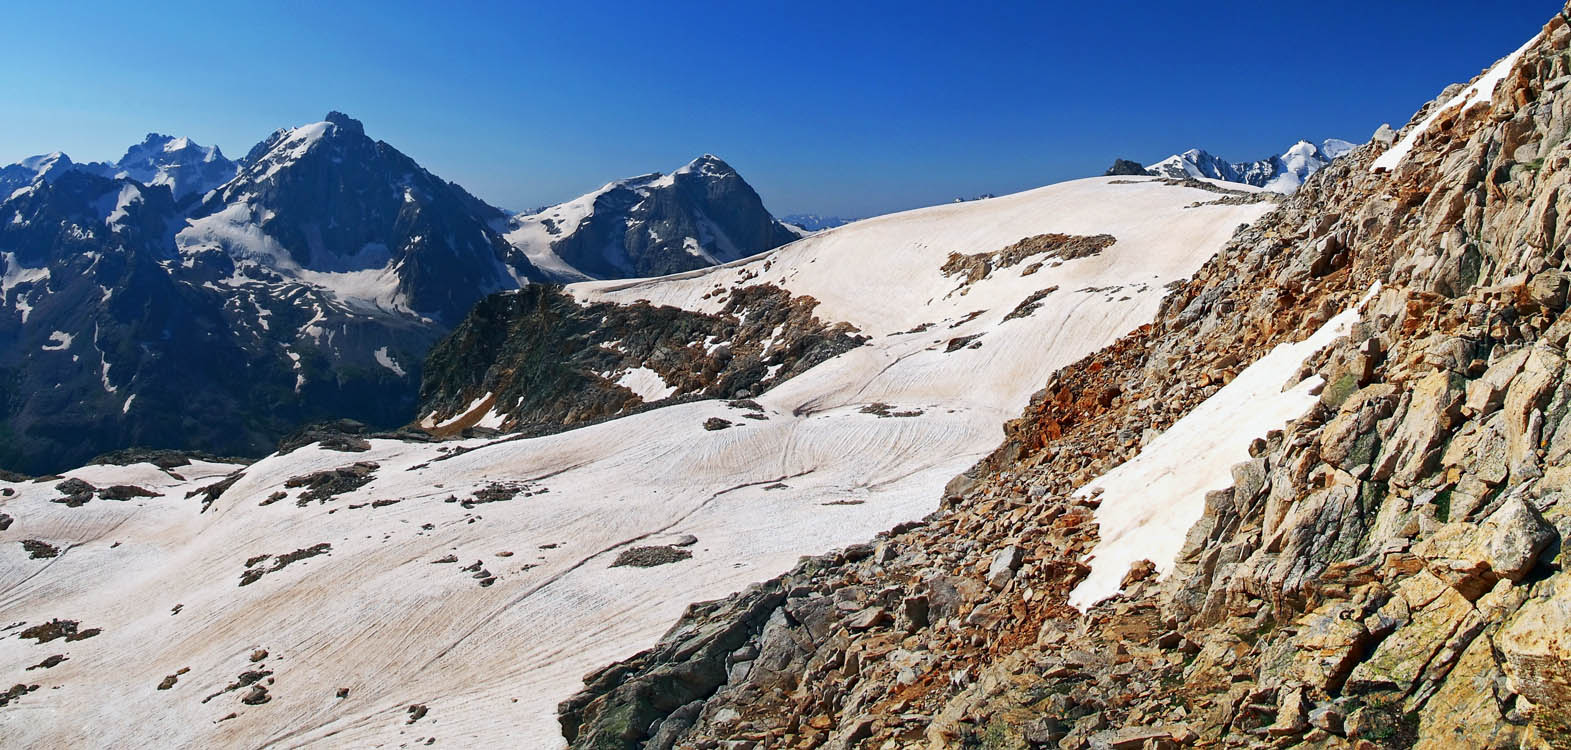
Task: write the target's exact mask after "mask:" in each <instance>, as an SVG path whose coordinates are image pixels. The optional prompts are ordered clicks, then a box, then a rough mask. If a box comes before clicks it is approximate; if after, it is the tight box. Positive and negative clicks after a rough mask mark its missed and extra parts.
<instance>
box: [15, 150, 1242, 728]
mask: <svg viewBox="0 0 1571 750" xmlns="http://www.w3.org/2000/svg"><path fill="white" fill-rule="evenodd" d="M1216 198H1217V196H1216V194H1214V193H1211V192H1207V191H1203V190H1199V189H1195V188H1188V187H1176V186H1171V185H1167V184H1163V183H1162V182H1161V181H1158V180H1142V179H1139V178H1136V179H1134V180H1129V179H1125V178H1120V179H1105V178H1096V179H1089V180H1080V181H1076V182H1069V183H1064V184H1059V185H1054V186H1050V187H1046V188H1041V189H1038V190H1033V191H1028V192H1025V193H1020V194H1017V195H1010V196H1004V197H1000V198H995V199H992V200H987V201H978V202H971V203H962V204H954V205H945V206H938V207H933V208H928V209H922V210H918V211H911V212H907V213H902V214H895V215H890V216H884V217H879V218H876V219H869V220H865V221H860V222H857V223H855V224H852V225H848V226H846V227H842V228H839V229H835V230H831V231H827V232H823V233H820V234H816V235H813V236H812V237H809V238H806V239H803V240H801V241H798V242H794V243H792V244H790V245H787V246H785V247H783V248H780V249H778V250H776V251H773V252H771V253H767V254H765V255H762V256H759V257H755V258H752V259H749V260H745V261H741V262H737V263H733V264H730V265H727V266H724V267H720V268H712V269H704V270H699V271H693V272H689V273H685V274H680V275H677V276H672V277H666V278H662V279H653V280H643V281H636V282H591V283H585V284H580V285H575V286H572V287H569V292H570V293H571V294H573V295H575V296H576V297H578V298H579V299H582V300H585V301H589V300H599V301H610V302H625V303H628V304H632V303H635V302H636V301H638V300H649V301H650V302H653V303H655V304H668V305H675V306H678V307H681V308H684V309H687V310H693V311H712V310H715V309H718V306H719V305H721V304H722V302H721V301H720V298H722V297H724V296H726V295H728V294H731V293H734V292H735V291H736V290H738V289H741V288H742V287H744V286H747V285H753V284H758V283H766V282H767V283H770V284H774V285H777V286H779V287H780V288H782V289H785V290H787V291H789V293H790V294H792V295H795V296H812V297H814V298H816V299H817V300H818V301H819V303H820V306H819V307H818V309H817V314H818V315H819V316H820V317H823V318H825V319H827V320H832V321H843V322H847V323H850V324H852V325H855V326H856V327H858V328H859V329H860V330H861V331H862V332H863V333H864V334H867V335H869V336H871V340H870V341H868V342H867V343H866V344H865V345H863V346H860V347H858V348H856V349H853V350H851V351H849V352H847V353H845V354H843V355H841V356H839V357H835V358H833V359H830V360H828V361H825V362H823V363H821V364H819V365H818V366H816V367H814V368H813V369H811V370H808V371H806V372H805V373H803V374H801V375H799V376H797V377H795V378H793V379H791V380H788V381H786V382H785V383H783V384H781V385H779V386H777V387H775V388H774V389H772V390H770V391H768V392H766V393H764V394H762V395H760V396H758V397H757V398H756V401H757V403H758V406H759V408H758V409H757V410H756V411H754V410H752V409H751V408H748V407H745V406H742V405H738V406H731V405H728V404H727V403H726V402H724V401H718V400H709V401H697V402H691V403H682V404H676V405H669V406H665V407H661V408H655V409H651V410H649V411H644V412H642V413H638V414H634V415H632V416H627V417H623V418H620V419H616V420H612V421H608V422H603V423H600V424H596V425H593V426H589V427H584V428H580V429H577V430H572V431H568V432H563V433H560V434H556V435H550V436H546V437H536V438H531V439H513V440H502V441H498V442H489V443H488V442H486V441H484V440H477V439H471V440H466V441H461V442H449V443H443V444H422V443H405V442H398V441H392V440H371V441H369V445H368V450H365V451H363V452H356V453H346V452H337V451H331V450H326V449H324V448H323V447H321V446H318V445H313V446H308V447H305V448H301V449H298V450H296V451H294V452H292V453H289V454H286V455H276V456H272V457H269V458H267V459H264V460H262V461H261V462H259V463H257V464H254V465H252V466H250V467H248V468H246V469H244V470H243V472H241V473H240V474H238V475H236V476H237V478H236V479H235V481H234V483H233V485H232V486H229V487H228V488H227V489H226V490H223V491H222V492H221V493H219V492H214V493H212V494H213V495H214V496H216V499H215V500H213V501H212V504H211V507H210V508H208V509H207V510H206V512H200V511H201V509H202V499H201V497H194V498H187V497H186V494H187V493H188V492H190V491H191V490H193V489H195V488H197V487H199V486H203V485H207V484H210V483H211V482H212V480H213V476H212V475H213V473H214V472H217V471H222V467H208V466H197V467H195V468H194V469H185V468H180V467H177V468H175V469H174V471H175V472H177V473H182V472H183V473H184V476H185V478H184V479H177V478H175V477H173V476H170V475H168V474H165V473H163V472H161V471H160V470H158V469H156V468H154V467H152V466H150V465H148V464H136V465H133V466H130V467H103V466H93V467H87V468H85V469H82V470H79V471H76V472H71V473H70V476H72V477H79V478H81V479H84V480H86V481H88V482H90V483H92V484H94V485H96V486H99V487H107V486H110V485H117V484H135V485H139V486H142V487H145V488H148V489H149V490H151V491H153V492H156V493H157V494H158V496H157V497H148V498H133V499H131V500H129V501H114V500H105V499H93V500H91V501H90V502H88V503H87V504H85V505H81V506H80V507H68V505H67V504H63V503H61V502H56V501H57V500H59V499H61V496H62V491H61V490H57V489H55V486H54V485H55V482H54V481H47V482H36V483H21V484H17V483H6V482H0V512H4V513H5V514H7V515H8V516H9V517H11V519H13V520H12V521H11V522H10V525H9V528H8V529H7V530H5V531H0V622H3V623H6V624H11V623H17V624H16V625H12V626H11V627H9V628H7V629H6V630H5V631H4V637H0V679H3V680H9V681H10V683H16V682H23V683H26V684H37V685H39V689H38V690H36V691H32V692H27V693H25V694H24V695H22V696H20V697H19V698H17V699H16V703H15V704H14V705H13V706H11V707H10V708H8V709H7V710H5V711H3V712H0V735H3V736H6V737H7V738H9V739H10V741H12V742H14V743H16V744H17V745H18V746H70V745H97V746H135V745H141V746H146V745H158V746H162V747H207V746H232V745H237V744H245V745H247V746H258V747H261V746H269V747H282V746H288V747H306V746H311V747H372V746H389V747H391V746H396V745H403V744H408V745H410V746H414V745H417V744H420V743H425V742H427V741H428V740H429V739H430V738H434V743H435V745H436V746H448V747H474V746H484V745H491V744H506V745H509V746H517V747H530V748H548V747H553V746H559V745H560V744H561V739H560V737H559V735H558V730H557V725H556V722H555V717H554V708H555V706H556V703H557V702H558V701H560V700H562V699H563V698H566V697H567V696H568V695H569V694H571V693H572V692H573V691H574V690H576V689H577V687H578V685H579V680H580V678H581V677H582V675H583V674H584V673H585V672H586V671H588V670H589V669H591V668H593V667H596V666H598V665H600V664H604V663H607V662H610V661H613V660H615V659H618V658H623V657H626V656H628V655H630V654H632V653H634V652H636V651H638V650H639V649H641V648H643V647H646V646H647V645H649V644H651V643H652V642H653V641H654V640H655V639H656V638H657V637H658V636H659V635H660V634H661V632H662V631H663V630H664V629H665V628H666V627H668V626H669V625H670V624H671V623H672V622H673V621H674V620H675V618H676V617H677V615H678V614H679V613H680V612H681V611H682V610H683V608H684V607H685V606H686V604H687V602H689V601H693V600H701V599H705V598H712V597H716V596H719V595H722V594H725V593H727V592H730V591H734V590H737V589H739V588H741V587H743V586H744V585H746V584H747V583H748V582H750V581H757V580H761V579H764V578H767V577H769V576H771V575H774V574H777V573H779V572H781V571H783V570H785V569H786V568H788V567H789V566H790V565H792V564H793V563H794V562H795V561H796V560H797V558H798V557H799V556H801V555H804V554H812V553H818V552H823V551H826V550H828V549H831V548H834V547H837V546H842V545H846V544H849V543H853V542H858V541H862V540H864V539H866V538H868V537H869V536H871V535H872V534H873V533H875V532H877V531H879V530H882V529H885V528H888V527H889V526H891V525H892V524H894V523H897V522H900V521H905V520H911V519H916V518H919V517H921V516H923V515H924V514H926V513H928V512H930V511H932V510H933V509H934V508H935V507H936V506H937V503H938V500H939V498H940V495H941V491H942V488H943V486H944V485H945V483H946V482H948V481H949V480H950V479H951V478H952V477H953V476H955V475H956V474H957V473H959V472H960V471H962V470H964V469H966V468H967V467H968V466H969V465H971V464H972V463H974V462H975V461H976V460H977V459H979V458H980V457H982V456H983V455H984V454H986V453H987V452H988V451H990V450H992V449H993V448H994V447H996V446H997V444H998V442H999V440H1000V438H1001V437H1002V434H1003V431H1002V425H1003V423H1004V421H1005V420H1007V419H1010V418H1013V417H1014V416H1016V415H1017V414H1018V413H1019V412H1020V409H1021V408H1022V407H1023V406H1024V405H1025V404H1026V402H1027V400H1028V398H1029V396H1030V394H1031V392H1032V391H1034V390H1035V389H1037V388H1039V387H1040V386H1041V384H1042V383H1043V382H1044V381H1045V379H1046V377H1047V376H1048V374H1049V373H1051V372H1052V371H1053V370H1055V369H1057V368H1059V367H1061V366H1063V365H1066V364H1068V363H1070V362H1073V361H1074V360H1076V359H1077V358H1079V357H1080V356H1082V355H1084V354H1086V353H1087V352H1090V351H1093V350H1096V349H1098V348H1100V347H1102V346H1104V345H1106V344H1107V343H1109V342H1111V341H1113V340H1114V339H1115V338H1116V337H1118V336H1120V335H1121V334H1123V333H1126V332H1128V331H1130V330H1131V329H1133V328H1134V327H1136V326H1139V325H1141V324H1142V323H1145V322H1147V321H1148V320H1150V319H1151V318H1152V316H1153V315H1154V313H1155V311H1156V309H1157V307H1158V304H1159V302H1160V300H1161V298H1162V296H1163V293H1164V285H1166V284H1168V283H1169V282H1172V281H1174V280H1176V279H1179V278H1183V277H1186V276H1188V275H1189V274H1190V273H1192V272H1193V271H1194V270H1195V269H1196V268H1198V267H1199V266H1200V265H1201V264H1202V263H1203V262H1204V261H1205V260H1206V259H1207V258H1208V257H1209V256H1210V255H1211V254H1213V253H1214V252H1215V251H1216V250H1217V249H1218V248H1220V247H1221V245H1222V244H1223V243H1224V241H1225V240H1226V239H1227V238H1228V237H1229V236H1230V235H1231V233H1232V231H1233V229H1234V228H1235V227H1236V226H1237V225H1238V224H1239V223H1241V222H1249V221H1252V220H1254V219H1255V218H1257V217H1259V216H1260V215H1262V214H1263V213H1264V212H1265V211H1266V210H1267V209H1268V208H1269V207H1270V206H1271V205H1272V204H1270V203H1265V202H1262V203H1252V204H1238V203H1236V202H1234V203H1232V204H1226V203H1218V202H1214V201H1215V200H1216ZM1196 203H1199V204H1201V205H1198V206H1195V205H1193V204H1196ZM1052 233H1061V234H1062V235H1073V236H1076V237H1085V238H1100V236H1101V235H1104V234H1105V235H1111V237H1112V239H1113V241H1112V242H1111V244H1107V242H1106V241H1105V240H1100V241H1098V242H1095V243H1091V244H1090V245H1082V247H1086V246H1091V247H1094V248H1095V249H1094V250H1093V251H1090V252H1083V253H1078V254H1075V255H1074V256H1073V257H1070V256H1068V255H1066V256H1063V257H1056V258H1055V257H1053V256H1052V255H1051V254H1042V253H1036V254H1032V253H1030V252H1027V253H1026V255H1025V257H1023V258H1013V259H1011V258H1008V257H1006V255H1007V254H1003V253H1000V252H999V251H1002V250H1005V249H1006V248H1009V247H1019V245H1017V243H1020V241H1021V240H1023V239H1027V238H1040V237H1042V236H1044V235H1049V236H1051V234H1052ZM966 255H985V256H987V257H988V258H990V259H991V262H990V263H988V264H985V265H983V264H979V263H978V262H976V259H975V258H972V259H970V261H967V259H966V258H965V257H963V256H966ZM957 258H959V260H958V261H957V260H956V259H957ZM1015 261H1018V262H1015ZM946 267H948V271H947V272H946V270H945V269H946ZM984 268H985V270H978V269H984ZM717 289H719V290H720V291H719V292H718V293H717V292H716V291H715V290H717ZM645 385H652V383H646V384H645ZM878 404H884V405H887V406H886V408H882V409H880V408H877V405H878ZM476 408H481V405H479V404H477V405H476ZM750 411H751V412H754V413H756V414H758V415H759V416H761V417H763V418H762V419H759V418H751V419H749V418H739V417H741V416H742V415H744V414H745V413H748V412H750ZM714 420H725V421H727V422H731V423H733V424H732V426H729V427H726V428H724V429H714V428H713V425H714V424H715V422H714ZM356 462H370V463H374V464H375V468H374V469H372V468H369V467H367V466H365V465H362V466H361V468H359V469H352V470H348V471H346V472H345V473H344V474H343V475H341V478H342V477H344V476H354V475H356V473H357V472H358V473H359V474H364V475H367V476H369V477H370V480H369V481H368V482H367V483H365V484H364V485H363V486H359V487H358V488H354V489H350V490H349V491H347V492H344V493H343V494H340V495H337V496H336V497H332V498H329V499H327V500H325V501H324V502H316V501H313V500H309V499H305V498H302V494H304V493H306V492H308V491H311V487H312V486H313V482H311V481H306V480H300V481H295V482H291V481H290V480H291V478H294V477H306V476H307V475H310V474H311V473H313V472H319V471H324V470H331V469H335V468H340V467H350V466H351V465H353V464H355V463H356ZM334 481H339V480H334ZM497 483H500V484H503V485H505V486H508V487H512V488H516V489H517V490H519V492H518V494H516V495H514V496H512V497H511V499H506V500H505V501H504V500H500V499H498V498H499V497H501V496H505V495H506V494H507V493H506V492H501V493H496V492H483V490H486V489H487V488H491V487H492V486H493V485H494V484H497ZM353 484H354V482H353V481H347V482H345V483H344V486H352V485H353ZM291 485H295V486H291ZM11 493H15V494H11ZM483 500H492V502H482V501H483ZM684 535H691V536H692V537H696V539H697V541H696V542H695V543H692V544H691V545H690V546H686V547H679V548H675V549H681V550H686V551H688V552H690V553H691V555H692V557H691V558H689V559H684V560H680V561H678V562H674V563H671V564H666V565H660V566H657V567H648V568H642V567H611V563H612V561H613V560H614V559H615V558H616V557H617V556H618V555H619V554H620V553H622V552H624V551H626V550H627V549H628V548H630V547H633V546H639V545H661V544H676V543H680V542H685V541H686V540H684V539H682V538H681V537H683V536H684ZM23 540H38V541H40V542H43V543H46V544H49V545H52V546H53V547H55V548H57V549H58V550H60V552H59V554H58V556H54V557H44V558H38V559H33V558H30V557H29V555H28V552H27V548H26V547H24V545H23V544H20V543H19V542H21V541H23ZM320 545H326V546H325V547H324V546H320ZM32 548H33V549H35V550H36V549H38V547H37V546H36V545H33V546H32ZM291 553H294V554H291ZM673 554H674V555H675V556H677V557H680V553H673ZM264 555H265V556H267V557H261V556H264ZM449 558H451V559H453V560H455V562H443V561H444V560H446V559H449ZM253 578H254V580H251V579H253ZM242 582H245V585H241V584H242ZM52 618H62V619H68V620H75V621H78V622H79V623H80V625H79V628H80V629H81V630H86V629H90V628H98V629H101V632H98V633H97V634H96V635H93V636H92V637H88V638H81V639H77V640H70V641H66V640H64V639H56V640H51V641H49V642H47V643H42V644H39V643H35V641H36V640H37V639H36V638H35V639H31V640H26V639H23V638H21V637H18V633H19V632H22V631H26V630H28V629H30V628H33V627H34V626H37V625H39V624H41V623H48V622H49V621H50V620H51V619H52ZM34 633H35V635H37V634H38V631H34ZM55 654H60V655H63V656H64V657H65V658H66V660H65V661H63V662H59V663H57V664H56V665H55V666H52V667H48V668H40V669H35V670H33V671H28V670H27V667H29V666H34V665H38V664H41V663H43V662H44V660H45V659H46V658H47V657H51V656H52V655H55ZM161 686H162V687H163V688H165V689H161ZM231 687H232V689H230V690H229V691H228V692H225V690H226V688H231ZM242 698H244V699H245V700H244V701H242Z"/></svg>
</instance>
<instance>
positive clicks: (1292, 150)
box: [1146, 138, 1357, 193]
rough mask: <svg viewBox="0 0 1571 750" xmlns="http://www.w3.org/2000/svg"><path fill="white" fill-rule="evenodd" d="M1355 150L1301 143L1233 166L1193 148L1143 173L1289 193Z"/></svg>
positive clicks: (1343, 144) (1346, 145) (1330, 142)
mask: <svg viewBox="0 0 1571 750" xmlns="http://www.w3.org/2000/svg"><path fill="white" fill-rule="evenodd" d="M1356 147H1357V144H1354V143H1350V142H1348V141H1344V140H1341V139H1338V138H1329V139H1327V140H1325V141H1323V142H1322V143H1321V144H1320V145H1318V146H1317V145H1315V143H1314V142H1312V141H1307V140H1300V141H1298V142H1297V143H1294V144H1293V145H1292V146H1290V147H1288V149H1287V150H1286V151H1284V152H1283V153H1282V154H1281V155H1279V156H1272V157H1270V158H1267V159H1261V160H1259V161H1252V162H1239V163H1236V164H1235V163H1232V162H1229V161H1227V160H1225V159H1221V158H1218V157H1216V156H1213V155H1212V154H1210V153H1208V152H1207V151H1205V150H1203V149H1198V148H1192V149H1189V150H1188V151H1185V152H1183V153H1181V154H1174V155H1173V156H1169V157H1167V158H1166V159H1163V160H1161V161H1159V162H1157V163H1155V164H1152V165H1150V166H1148V167H1146V171H1147V172H1149V173H1151V174H1154V175H1159V176H1162V177H1173V178H1178V179H1184V178H1209V179H1213V180H1224V181H1227V182H1241V183H1245V184H1248V185H1254V186H1256V187H1262V188H1265V189H1266V190H1271V191H1274V192H1278V193H1292V192H1293V191H1295V190H1297V189H1298V187H1299V186H1300V185H1302V184H1303V183H1304V180H1305V179H1307V178H1308V177H1309V175H1312V174H1314V173H1315V172H1318V171H1320V169H1321V168H1323V167H1325V166H1326V165H1327V164H1330V163H1331V160H1332V159H1335V158H1337V157H1339V156H1342V155H1344V154H1346V153H1347V152H1349V151H1352V150H1353V149H1354V148H1356Z"/></svg>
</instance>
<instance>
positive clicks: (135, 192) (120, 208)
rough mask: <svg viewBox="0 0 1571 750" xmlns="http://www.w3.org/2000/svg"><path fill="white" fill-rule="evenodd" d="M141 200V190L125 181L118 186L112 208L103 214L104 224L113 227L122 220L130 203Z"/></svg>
mask: <svg viewBox="0 0 1571 750" xmlns="http://www.w3.org/2000/svg"><path fill="white" fill-rule="evenodd" d="M141 201H142V190H141V188H139V187H137V186H136V185H134V184H131V183H126V184H124V185H121V186H120V191H119V192H118V193H116V194H115V203H114V209H113V210H111V211H110V212H109V213H108V214H106V215H105V216H104V226H108V227H113V226H114V225H116V224H119V223H120V222H121V221H124V220H125V219H126V217H127V216H129V215H130V214H129V213H128V209H130V208H131V204H133V203H140V202H141Z"/></svg>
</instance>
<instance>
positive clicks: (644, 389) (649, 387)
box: [616, 367, 676, 402]
mask: <svg viewBox="0 0 1571 750" xmlns="http://www.w3.org/2000/svg"><path fill="white" fill-rule="evenodd" d="M616 384H617V385H619V386H622V387H623V388H626V389H628V390H630V391H632V392H633V393H636V394H638V397H639V398H641V399H643V400H644V401H645V402H650V401H659V400H660V399H663V398H668V397H669V396H670V395H671V394H673V393H676V386H671V385H666V382H665V379H664V378H662V377H660V373H658V372H655V371H654V370H651V369H649V368H647V367H634V368H632V369H629V370H628V371H627V372H624V373H622V377H620V378H617V380H616Z"/></svg>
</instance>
